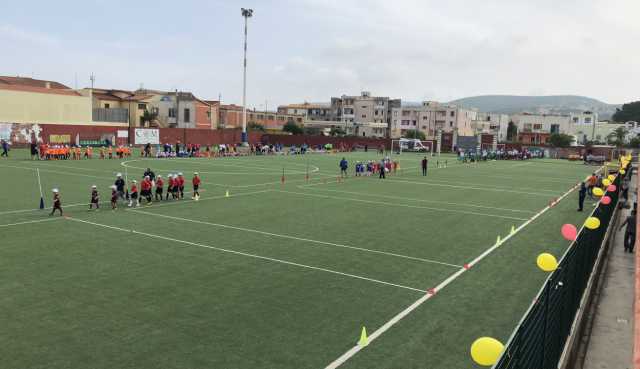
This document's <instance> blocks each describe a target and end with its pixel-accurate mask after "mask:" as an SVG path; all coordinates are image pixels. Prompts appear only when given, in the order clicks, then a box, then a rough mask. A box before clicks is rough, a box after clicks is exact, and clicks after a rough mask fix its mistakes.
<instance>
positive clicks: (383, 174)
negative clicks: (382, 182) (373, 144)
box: [378, 159, 387, 179]
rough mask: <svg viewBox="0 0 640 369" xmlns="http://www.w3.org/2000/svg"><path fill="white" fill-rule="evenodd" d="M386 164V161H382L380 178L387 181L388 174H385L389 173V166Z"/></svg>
mask: <svg viewBox="0 0 640 369" xmlns="http://www.w3.org/2000/svg"><path fill="white" fill-rule="evenodd" d="M385 164H386V163H385V160H384V159H382V160H380V176H379V177H378V178H380V179H386V178H387V176H386V173H385V172H386V171H387V166H386V165H385Z"/></svg>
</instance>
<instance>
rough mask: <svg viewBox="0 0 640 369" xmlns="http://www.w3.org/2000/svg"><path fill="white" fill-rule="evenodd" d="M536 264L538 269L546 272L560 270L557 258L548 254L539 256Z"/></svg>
mask: <svg viewBox="0 0 640 369" xmlns="http://www.w3.org/2000/svg"><path fill="white" fill-rule="evenodd" d="M536 263H537V264H538V268H540V269H542V270H543V271H545V272H553V271H554V270H556V269H558V260H556V257H555V256H553V255H551V254H549V253H546V252H545V253H542V254H540V255H538V258H537V259H536Z"/></svg>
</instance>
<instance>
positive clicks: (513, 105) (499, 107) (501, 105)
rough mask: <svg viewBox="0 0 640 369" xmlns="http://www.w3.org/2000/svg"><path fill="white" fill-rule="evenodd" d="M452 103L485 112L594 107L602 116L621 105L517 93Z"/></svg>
mask: <svg viewBox="0 0 640 369" xmlns="http://www.w3.org/2000/svg"><path fill="white" fill-rule="evenodd" d="M451 103H452V104H456V105H459V106H463V107H466V108H475V109H478V110H479V111H482V112H491V113H504V114H515V113H521V112H530V113H545V114H569V113H579V112H583V111H587V110H589V111H594V112H597V113H598V114H599V116H600V119H609V118H610V117H611V115H612V114H613V113H615V111H616V108H618V107H620V106H621V105H615V104H607V103H604V102H602V101H599V100H596V99H592V98H590V97H585V96H574V95H557V96H515V95H483V96H473V97H465V98H463V99H458V100H454V101H451Z"/></svg>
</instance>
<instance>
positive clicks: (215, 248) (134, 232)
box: [67, 218, 426, 293]
mask: <svg viewBox="0 0 640 369" xmlns="http://www.w3.org/2000/svg"><path fill="white" fill-rule="evenodd" d="M67 219H68V220H72V221H75V222H81V223H86V224H91V225H94V226H98V227H103V228H108V229H112V230H116V231H121V232H126V233H131V234H136V235H141V236H147V237H151V238H156V239H161V240H165V241H171V242H177V243H182V244H185V245H190V246H196V247H202V248H206V249H211V250H216V251H220V252H225V253H229V254H234V255H239V256H246V257H250V258H254V259H261V260H267V261H271V262H276V263H281V264H286V265H292V266H296V267H299V268H306V269H311V270H316V271H320V272H325V273H331V274H336V275H340V276H343V277H350V278H355V279H360V280H363V281H368V282H373V283H377V284H383V285H387V286H393V287H398V288H403V289H406V290H411V291H417V292H420V293H425V292H426V291H425V290H422V289H419V288H414V287H409V286H404V285H401V284H396V283H391V282H385V281H382V280H379V279H374V278H369V277H363V276H360V275H356V274H351V273H343V272H339V271H336V270H332V269H327V268H322V267H316V266H311V265H306V264H300V263H296V262H292V261H287V260H281V259H276V258H271V257H267V256H261V255H255V254H250V253H247V252H241V251H235V250H229V249H223V248H221V247H215V246H210V245H205V244H201V243H196V242H190V241H184V240H179V239H176V238H170V237H165V236H161V235H157V234H153V233H146V232H139V231H136V230H133V229H125V228H120V227H114V226H110V225H106V224H100V223H95V222H90V221H87V220H82V219H77V218H67Z"/></svg>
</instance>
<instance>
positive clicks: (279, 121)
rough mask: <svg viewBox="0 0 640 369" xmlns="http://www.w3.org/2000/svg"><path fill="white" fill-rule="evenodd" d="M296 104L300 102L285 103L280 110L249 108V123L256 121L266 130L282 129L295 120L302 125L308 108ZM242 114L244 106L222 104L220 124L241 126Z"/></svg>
mask: <svg viewBox="0 0 640 369" xmlns="http://www.w3.org/2000/svg"><path fill="white" fill-rule="evenodd" d="M296 105H298V104H291V105H283V106H280V107H278V111H256V110H255V109H254V110H247V125H250V124H251V123H255V124H259V125H261V126H263V127H264V128H265V129H266V130H273V131H280V130H282V127H283V126H284V125H285V124H287V122H294V123H296V124H298V125H301V126H302V125H303V124H304V121H305V118H306V117H307V115H306V114H308V112H307V109H306V108H297V107H294V106H296ZM300 105H303V104H300ZM293 112H295V113H293ZM242 114H243V112H242V106H239V105H234V104H230V105H221V106H220V124H221V125H222V126H223V127H224V128H241V127H242Z"/></svg>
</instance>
